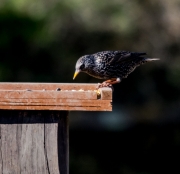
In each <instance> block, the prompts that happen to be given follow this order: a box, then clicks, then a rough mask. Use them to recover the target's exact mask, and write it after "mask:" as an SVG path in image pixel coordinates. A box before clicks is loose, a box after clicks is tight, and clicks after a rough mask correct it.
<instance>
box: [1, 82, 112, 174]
mask: <svg viewBox="0 0 180 174" xmlns="http://www.w3.org/2000/svg"><path fill="white" fill-rule="evenodd" d="M96 86H97V84H74V83H72V84H65V83H0V173H4V174H6V173H7V174H19V173H24V174H36V173H37V174H59V173H61V174H68V173H69V144H68V142H69V140H68V131H69V128H68V111H112V105H111V102H112V90H111V89H110V88H101V89H100V90H98V91H97V90H96Z"/></svg>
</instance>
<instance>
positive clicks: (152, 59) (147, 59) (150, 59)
mask: <svg viewBox="0 0 180 174" xmlns="http://www.w3.org/2000/svg"><path fill="white" fill-rule="evenodd" d="M145 60H146V61H147V62H151V61H154V60H160V59H159V58H145Z"/></svg>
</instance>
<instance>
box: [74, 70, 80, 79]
mask: <svg viewBox="0 0 180 174" xmlns="http://www.w3.org/2000/svg"><path fill="white" fill-rule="evenodd" d="M78 74H79V71H78V70H76V71H75V73H74V77H73V80H74V79H75V78H76V76H77V75H78Z"/></svg>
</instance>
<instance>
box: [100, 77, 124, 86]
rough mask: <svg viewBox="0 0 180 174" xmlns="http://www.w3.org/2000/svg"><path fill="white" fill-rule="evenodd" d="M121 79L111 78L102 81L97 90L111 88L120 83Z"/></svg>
mask: <svg viewBox="0 0 180 174" xmlns="http://www.w3.org/2000/svg"><path fill="white" fill-rule="evenodd" d="M120 82H121V79H120V78H113V79H109V80H106V81H104V82H103V83H101V84H99V85H98V88H102V87H112V85H114V84H116V83H120Z"/></svg>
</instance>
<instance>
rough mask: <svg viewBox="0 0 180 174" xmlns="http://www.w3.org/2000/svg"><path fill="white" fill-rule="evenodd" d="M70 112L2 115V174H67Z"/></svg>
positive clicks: (7, 112)
mask: <svg viewBox="0 0 180 174" xmlns="http://www.w3.org/2000/svg"><path fill="white" fill-rule="evenodd" d="M67 115H68V112H67V111H54V112H53V111H26V112H25V111H3V110H1V111H0V173H4V174H19V173H22V174H23V173H24V174H59V173H61V174H67V173H68V162H69V159H68V156H69V150H68V148H69V145H68V116H67Z"/></svg>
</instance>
